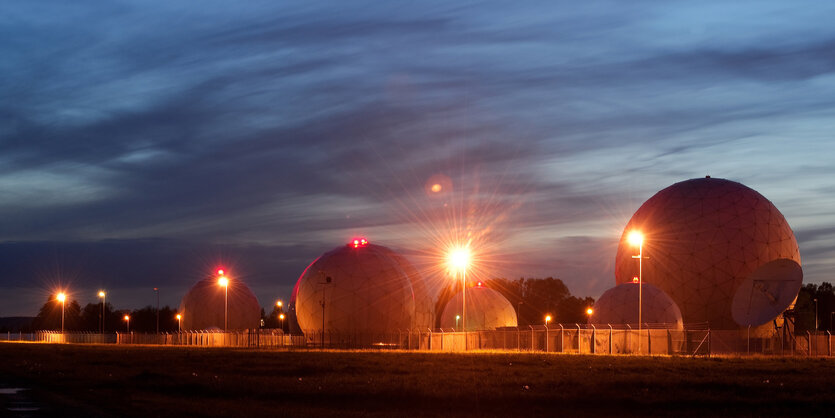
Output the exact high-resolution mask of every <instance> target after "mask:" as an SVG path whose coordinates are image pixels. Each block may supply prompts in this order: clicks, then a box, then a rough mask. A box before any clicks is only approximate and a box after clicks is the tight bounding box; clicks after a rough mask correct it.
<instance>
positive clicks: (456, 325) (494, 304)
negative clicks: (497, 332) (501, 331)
mask: <svg viewBox="0 0 835 418" xmlns="http://www.w3.org/2000/svg"><path fill="white" fill-rule="evenodd" d="M463 299H464V296H463V295H462V294H461V292H458V293H457V294H456V295H455V296H453V297H452V299H450V300H449V302H447V304H446V307H445V308H444V312H443V313H442V314H441V328H443V329H446V330H449V329H455V330H456V331H463V330H464V329H463V326H464V324H466V327H467V329H466V330H467V331H479V330H493V329H496V328H501V327H515V326H516V324H517V318H516V311H515V310H514V309H513V305H512V304H511V303H510V302H509V301H508V300H507V299H506V298H505V297H504V296H502V294H501V293H499V292H497V291H495V290H493V289H489V288H487V287H484V286H483V285H482V284H481V283H478V284H477V285H476V286H473V287H469V288H467V295H466V301H467V306H466V307H467V309H466V311H463V312H462V308H463V302H462V300H463ZM462 314H463V315H465V317H464V318H463V320H464V321H466V322H461V321H462V318H461V316H462Z"/></svg>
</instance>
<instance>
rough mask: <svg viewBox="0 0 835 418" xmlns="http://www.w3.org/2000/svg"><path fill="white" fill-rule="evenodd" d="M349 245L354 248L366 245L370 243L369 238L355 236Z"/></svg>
mask: <svg viewBox="0 0 835 418" xmlns="http://www.w3.org/2000/svg"><path fill="white" fill-rule="evenodd" d="M349 245H351V246H352V247H354V248H359V247H365V246H366V245H368V240H367V239H365V238H355V239H354V240H353V241H351V243H350V244H349Z"/></svg>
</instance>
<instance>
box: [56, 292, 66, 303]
mask: <svg viewBox="0 0 835 418" xmlns="http://www.w3.org/2000/svg"><path fill="white" fill-rule="evenodd" d="M55 299H57V300H58V302H61V303H64V301H65V300H67V295H65V294H64V292H61V293H59V294H58V295H57V296H55Z"/></svg>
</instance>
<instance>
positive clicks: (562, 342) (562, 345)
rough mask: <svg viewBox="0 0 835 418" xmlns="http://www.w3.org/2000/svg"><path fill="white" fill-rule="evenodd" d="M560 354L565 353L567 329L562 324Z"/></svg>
mask: <svg viewBox="0 0 835 418" xmlns="http://www.w3.org/2000/svg"><path fill="white" fill-rule="evenodd" d="M560 353H565V328H563V326H562V324H560Z"/></svg>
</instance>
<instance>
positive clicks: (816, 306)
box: [814, 298, 818, 332]
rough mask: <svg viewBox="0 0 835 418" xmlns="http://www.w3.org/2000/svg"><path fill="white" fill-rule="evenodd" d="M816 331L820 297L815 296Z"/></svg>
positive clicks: (816, 329) (816, 330) (816, 328)
mask: <svg viewBox="0 0 835 418" xmlns="http://www.w3.org/2000/svg"><path fill="white" fill-rule="evenodd" d="M814 300H815V332H818V298H815V299H814Z"/></svg>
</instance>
